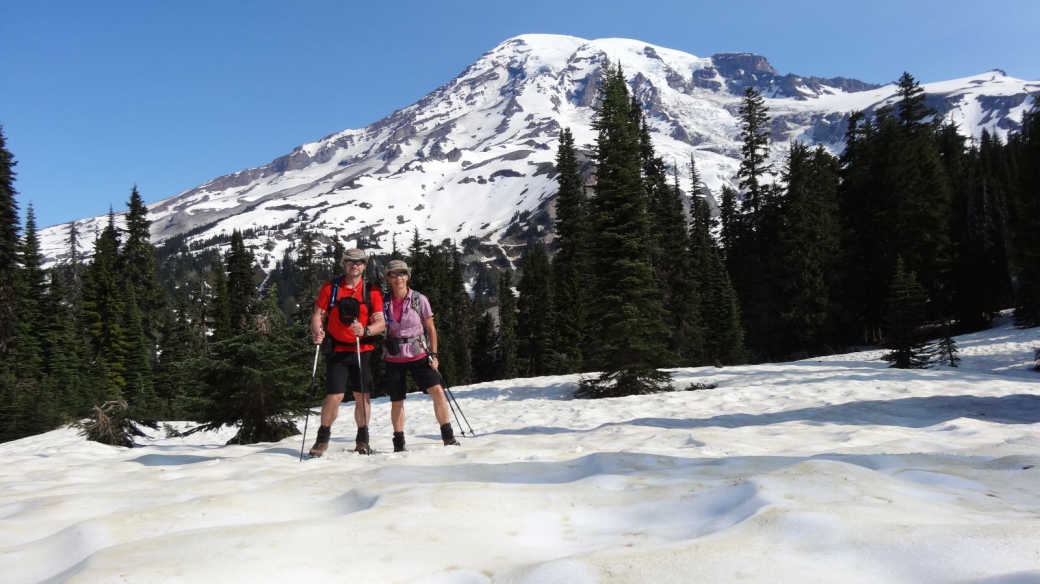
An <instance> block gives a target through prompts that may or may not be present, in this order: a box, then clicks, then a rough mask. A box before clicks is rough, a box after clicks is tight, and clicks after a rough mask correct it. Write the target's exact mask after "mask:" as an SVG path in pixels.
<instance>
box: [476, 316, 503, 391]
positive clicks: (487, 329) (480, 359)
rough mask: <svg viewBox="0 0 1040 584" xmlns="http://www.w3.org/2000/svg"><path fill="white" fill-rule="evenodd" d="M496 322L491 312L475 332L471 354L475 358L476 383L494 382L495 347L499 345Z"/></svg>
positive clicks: (484, 317)
mask: <svg viewBox="0 0 1040 584" xmlns="http://www.w3.org/2000/svg"><path fill="white" fill-rule="evenodd" d="M496 337H497V335H496V333H495V320H494V318H492V316H491V312H490V311H484V315H483V316H482V317H481V318H480V321H479V322H478V323H477V327H476V330H474V332H473V341H472V344H471V345H470V347H471V348H470V352H471V354H472V356H473V375H474V377H475V380H476V381H478V382H479V381H493V380H494V379H495V371H496V357H495V347H496V345H497V338H496Z"/></svg>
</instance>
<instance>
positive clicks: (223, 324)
mask: <svg viewBox="0 0 1040 584" xmlns="http://www.w3.org/2000/svg"><path fill="white" fill-rule="evenodd" d="M211 277H212V279H213V284H212V290H213V295H212V298H207V296H206V295H205V294H202V295H200V297H199V298H200V301H201V303H202V304H201V307H200V312H201V314H202V319H201V320H202V322H201V323H200V325H201V328H200V334H201V338H202V342H203V348H204V351H203V352H206V351H208V350H209V347H208V344H209V342H208V336H207V334H206V332H207V331H206V326H207V322H206V321H207V319H209V318H212V320H213V340H214V341H222V340H225V339H230V338H231V337H233V336H234V335H235V327H234V325H233V324H232V322H233V321H232V319H231V305H232V303H234V302H235V299H234V298H232V296H231V290H230V288H229V287H228V277H227V272H225V271H224V266H223V265H221V264H220V263H218V264H217V265H216V266H214V267H213V271H212V273H211ZM207 300H209V302H207ZM210 304H212V307H211V306H209V305H210Z"/></svg>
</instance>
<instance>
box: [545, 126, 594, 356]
mask: <svg viewBox="0 0 1040 584" xmlns="http://www.w3.org/2000/svg"><path fill="white" fill-rule="evenodd" d="M556 170H557V173H558V174H557V176H556V181H557V183H558V184H559V185H560V190H559V191H558V193H557V195H556V225H555V229H556V238H555V242H556V245H557V252H556V256H555V257H553V261H552V270H553V311H554V312H555V313H556V314H560V315H566V318H563V319H559V320H558V321H557V328H556V339H557V346H556V352H557V355H558V356H557V358H556V359H557V372H558V373H575V372H578V371H583V370H584V363H585V351H584V346H585V340H586V337H587V335H588V330H587V328H588V325H587V308H586V288H587V285H586V278H587V276H588V270H589V267H588V239H589V237H588V201H587V199H586V196H585V182H584V179H582V176H581V173H580V172H579V171H578V158H577V151H576V149H575V146H574V135H573V134H572V133H571V131H570V128H566V129H564V130H563V131H562V132H561V133H560V149H559V152H558V153H557V155H556Z"/></svg>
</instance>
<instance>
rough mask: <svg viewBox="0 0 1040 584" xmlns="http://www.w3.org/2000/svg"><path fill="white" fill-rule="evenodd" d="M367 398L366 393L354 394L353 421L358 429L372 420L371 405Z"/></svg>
mask: <svg viewBox="0 0 1040 584" xmlns="http://www.w3.org/2000/svg"><path fill="white" fill-rule="evenodd" d="M368 396H369V394H367V393H358V392H356V391H355V392H354V421H355V422H357V425H358V428H364V427H366V426H368V421H369V420H370V419H371V418H372V403H371V401H370V400H369V398H368ZM362 400H364V401H362Z"/></svg>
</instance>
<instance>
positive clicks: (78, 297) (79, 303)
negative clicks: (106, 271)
mask: <svg viewBox="0 0 1040 584" xmlns="http://www.w3.org/2000/svg"><path fill="white" fill-rule="evenodd" d="M65 245H66V246H67V247H68V250H69V251H68V257H67V258H66V259H65V261H64V262H63V263H62V264H61V265H60V266H59V268H58V269H59V270H60V271H61V275H62V278H64V279H65V284H66V286H65V289H66V293H67V294H68V298H69V303H70V306H71V308H72V314H73V315H74V316H75V317H76V318H77V319H80V318H82V315H83V270H84V266H83V259H82V253H81V252H80V246H79V231H78V230H77V228H76V222H75V221H73V222H71V223H69V235H68V237H67V238H66V239H65Z"/></svg>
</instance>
